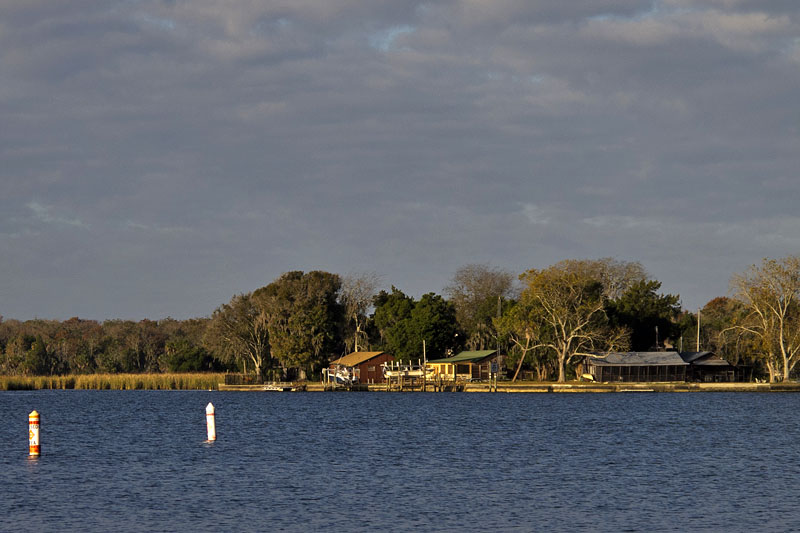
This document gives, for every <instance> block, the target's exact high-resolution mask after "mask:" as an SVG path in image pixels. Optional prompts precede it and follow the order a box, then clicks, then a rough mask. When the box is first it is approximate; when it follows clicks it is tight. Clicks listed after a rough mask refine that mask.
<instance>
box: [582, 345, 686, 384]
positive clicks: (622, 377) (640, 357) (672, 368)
mask: <svg viewBox="0 0 800 533" xmlns="http://www.w3.org/2000/svg"><path fill="white" fill-rule="evenodd" d="M582 366H583V368H582V369H580V370H579V373H588V374H591V375H592V376H594V379H595V381H686V380H687V379H688V378H689V377H690V376H691V370H690V368H689V363H687V362H686V361H684V360H683V358H682V357H681V356H680V354H679V353H678V352H674V351H667V352H609V353H603V354H596V355H594V356H587V357H585V358H584V361H583V364H582Z"/></svg>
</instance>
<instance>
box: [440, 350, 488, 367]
mask: <svg viewBox="0 0 800 533" xmlns="http://www.w3.org/2000/svg"><path fill="white" fill-rule="evenodd" d="M496 353H497V350H476V351H464V352H461V353H459V354H458V355H454V356H453V357H447V358H445V359H433V360H431V361H428V362H429V363H436V364H440V363H477V362H478V361H481V360H482V359H486V358H487V357H490V356H492V355H494V354H496Z"/></svg>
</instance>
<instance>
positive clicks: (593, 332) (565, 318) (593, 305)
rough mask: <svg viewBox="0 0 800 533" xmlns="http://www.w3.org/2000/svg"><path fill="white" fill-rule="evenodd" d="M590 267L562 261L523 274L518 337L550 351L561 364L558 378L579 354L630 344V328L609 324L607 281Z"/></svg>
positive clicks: (528, 344) (527, 346) (562, 377)
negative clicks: (604, 285) (605, 294)
mask: <svg viewBox="0 0 800 533" xmlns="http://www.w3.org/2000/svg"><path fill="white" fill-rule="evenodd" d="M590 267H591V265H581V264H580V262H578V261H570V262H561V263H558V264H556V265H553V266H551V267H549V268H546V269H544V270H529V271H528V272H526V273H525V274H523V275H522V280H523V281H524V282H525V284H526V287H525V289H524V290H523V291H522V294H521V296H520V301H519V303H518V304H517V306H520V311H517V313H518V315H517V316H518V317H519V324H518V325H517V330H518V331H521V332H523V336H522V337H520V339H522V338H524V339H525V349H526V350H528V351H530V350H533V349H537V348H546V349H548V350H551V353H553V354H554V355H555V358H556V361H557V364H558V381H565V380H566V369H567V367H568V366H569V365H571V364H573V363H575V362H577V360H578V359H579V358H581V357H584V356H591V355H594V353H595V352H597V351H601V350H608V349H611V348H613V349H619V348H620V347H622V346H625V345H626V340H625V337H626V335H627V332H626V331H625V330H624V329H620V328H617V329H612V328H610V327H609V323H608V317H607V316H606V314H605V311H604V304H605V299H604V297H603V285H602V283H601V282H600V281H598V280H597V279H596V278H595V277H594V276H593V275H591V274H590V271H591V268H590ZM528 337H530V339H531V340H530V341H529V339H528ZM517 344H518V345H519V346H520V347H521V348H522V344H521V343H520V342H517Z"/></svg>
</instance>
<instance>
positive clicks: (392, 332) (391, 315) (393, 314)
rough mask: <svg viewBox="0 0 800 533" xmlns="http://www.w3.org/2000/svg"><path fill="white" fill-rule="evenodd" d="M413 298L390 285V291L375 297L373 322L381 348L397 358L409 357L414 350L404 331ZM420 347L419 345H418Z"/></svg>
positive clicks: (412, 305) (412, 304) (412, 308)
mask: <svg viewBox="0 0 800 533" xmlns="http://www.w3.org/2000/svg"><path fill="white" fill-rule="evenodd" d="M414 304H415V302H414V299H413V298H412V297H410V296H407V295H406V294H405V293H403V291H401V290H400V289H398V288H397V287H395V286H392V292H391V293H388V292H386V291H381V292H379V293H378V295H377V296H376V297H375V300H374V306H375V313H374V314H373V322H374V323H375V327H376V328H377V329H378V333H379V335H380V344H381V346H382V349H383V350H385V351H387V352H389V353H391V354H392V355H393V356H394V357H395V358H397V359H406V360H408V359H411V357H412V354H415V353H419V352H415V351H414V346H413V342H414V341H413V340H409V334H408V332H407V331H406V330H407V327H408V320H409V319H410V318H411V311H413V310H414ZM420 348H421V347H420Z"/></svg>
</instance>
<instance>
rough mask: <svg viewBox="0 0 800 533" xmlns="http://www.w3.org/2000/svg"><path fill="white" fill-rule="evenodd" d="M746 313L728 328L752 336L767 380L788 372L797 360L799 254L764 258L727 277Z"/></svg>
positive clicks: (799, 357) (786, 375)
mask: <svg viewBox="0 0 800 533" xmlns="http://www.w3.org/2000/svg"><path fill="white" fill-rule="evenodd" d="M731 288H732V291H733V294H734V297H735V298H736V299H737V300H739V301H740V302H742V304H743V305H744V306H745V308H746V309H747V315H746V316H744V318H743V319H742V320H741V321H740V322H739V323H737V324H735V325H733V326H732V327H731V328H730V330H732V331H738V332H741V333H745V334H747V335H749V336H751V337H752V338H753V339H754V340H755V346H756V349H757V355H758V357H759V359H761V360H762V361H763V362H764V364H765V366H766V367H767V371H768V372H769V380H770V382H775V381H777V380H778V379H779V378H781V379H783V380H784V381H785V380H788V379H789V375H790V374H791V372H792V370H794V368H795V366H796V365H797V362H798V360H800V257H798V256H789V257H785V258H783V259H777V260H776V259H764V260H763V261H762V263H761V265H760V266H756V265H753V266H751V267H750V268H749V269H747V270H746V271H745V272H744V273H742V274H736V275H734V276H733V278H732V279H731Z"/></svg>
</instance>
